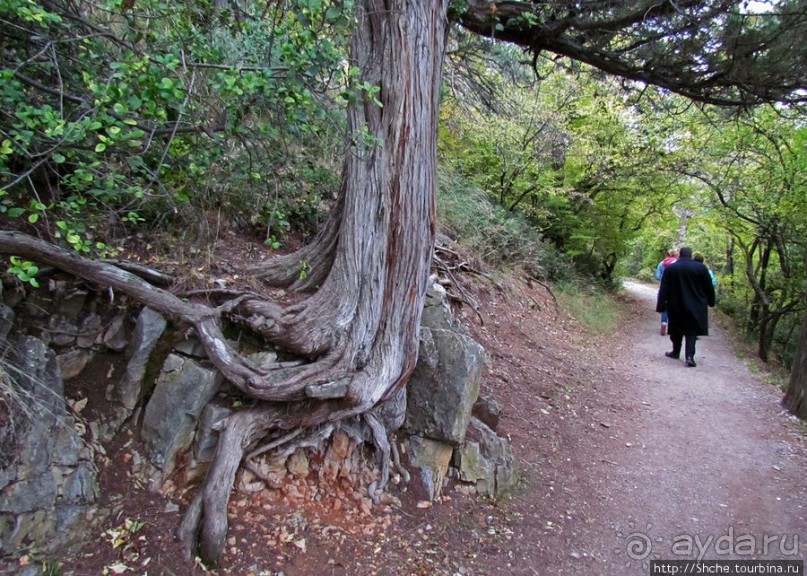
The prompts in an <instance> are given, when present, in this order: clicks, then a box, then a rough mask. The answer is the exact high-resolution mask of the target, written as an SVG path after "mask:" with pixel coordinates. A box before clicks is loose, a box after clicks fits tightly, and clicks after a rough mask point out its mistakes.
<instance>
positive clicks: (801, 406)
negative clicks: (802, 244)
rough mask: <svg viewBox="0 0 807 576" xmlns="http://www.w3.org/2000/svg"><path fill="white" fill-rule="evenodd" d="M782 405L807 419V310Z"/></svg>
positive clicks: (806, 294)
mask: <svg viewBox="0 0 807 576" xmlns="http://www.w3.org/2000/svg"><path fill="white" fill-rule="evenodd" d="M804 266H805V270H807V252H805V256H804ZM802 301H803V302H807V276H805V280H804V295H803V297H802ZM782 405H783V406H784V407H785V408H787V409H788V410H789V411H790V412H791V413H793V414H795V415H796V416H798V417H799V418H801V419H802V420H807V312H805V313H804V318H803V319H802V322H801V333H800V334H799V343H798V345H797V346H796V356H795V358H793V366H792V367H791V369H790V384H789V385H788V387H787V392H785V397H784V398H783V399H782Z"/></svg>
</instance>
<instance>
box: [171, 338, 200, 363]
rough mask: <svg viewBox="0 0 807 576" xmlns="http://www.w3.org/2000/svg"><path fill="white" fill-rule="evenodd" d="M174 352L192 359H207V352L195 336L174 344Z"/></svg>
mask: <svg viewBox="0 0 807 576" xmlns="http://www.w3.org/2000/svg"><path fill="white" fill-rule="evenodd" d="M174 352H179V353H180V354H184V355H185V356H192V357H194V358H207V352H206V351H205V347H204V346H202V343H201V342H200V341H199V339H198V338H196V337H195V336H192V337H188V338H183V339H182V340H180V341H179V342H177V343H176V344H174Z"/></svg>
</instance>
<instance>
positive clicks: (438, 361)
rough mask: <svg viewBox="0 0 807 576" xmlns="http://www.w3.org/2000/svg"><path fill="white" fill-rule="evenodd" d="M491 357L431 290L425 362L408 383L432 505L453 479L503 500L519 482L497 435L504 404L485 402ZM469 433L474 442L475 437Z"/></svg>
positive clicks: (419, 461) (416, 462) (409, 418)
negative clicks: (486, 369) (487, 365)
mask: <svg viewBox="0 0 807 576" xmlns="http://www.w3.org/2000/svg"><path fill="white" fill-rule="evenodd" d="M484 362H485V351H484V350H483V348H482V346H480V345H479V344H478V343H477V342H476V341H475V340H473V338H471V337H470V336H469V335H468V333H467V330H466V329H465V327H464V326H462V325H461V324H459V323H458V322H457V321H456V320H455V319H454V317H453V315H452V314H451V311H450V309H449V307H448V303H447V302H446V298H445V291H444V290H443V289H442V288H441V287H440V286H439V285H437V284H435V285H434V286H433V287H432V288H431V289H430V290H429V292H428V295H427V298H426V306H425V308H424V313H423V320H422V325H421V337H420V351H419V356H418V364H417V367H416V368H415V371H414V373H413V374H412V378H411V379H410V380H409V382H408V384H407V390H408V393H407V396H408V398H407V404H408V408H407V412H406V424H405V425H406V430H407V432H408V433H409V434H411V437H410V440H409V450H410V452H409V453H410V464H412V465H413V466H415V467H417V468H418V469H419V470H420V479H421V482H422V483H423V487H424V488H425V490H426V492H427V494H428V495H429V498H430V499H432V500H433V499H435V498H437V497H438V496H439V495H440V493H441V491H442V488H443V484H444V482H445V480H446V479H447V478H448V477H451V478H454V479H456V480H458V481H460V482H464V483H468V484H471V485H473V486H474V487H475V488H476V491H477V492H478V493H479V494H482V495H485V496H496V495H499V494H501V493H503V492H504V491H506V490H508V489H509V488H511V487H512V486H513V485H514V484H515V482H516V480H517V475H516V471H515V459H514V458H513V455H512V452H511V450H510V446H509V442H508V441H507V439H506V438H501V437H499V436H497V434H496V432H495V429H496V427H497V425H498V421H499V417H500V415H501V406H500V405H499V404H498V403H497V402H495V401H494V400H492V399H490V398H487V397H480V395H479V392H480V385H481V374H482V368H483V365H484ZM468 434H470V437H468Z"/></svg>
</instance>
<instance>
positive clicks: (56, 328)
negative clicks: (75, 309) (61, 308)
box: [48, 314, 79, 347]
mask: <svg viewBox="0 0 807 576" xmlns="http://www.w3.org/2000/svg"><path fill="white" fill-rule="evenodd" d="M48 328H49V333H50V343H51V344H53V345H54V346H59V347H64V346H72V345H73V344H75V342H76V335H77V334H78V333H79V328H78V326H76V325H75V324H73V323H72V322H70V321H69V320H67V319H66V318H63V317H62V316H60V315H58V314H57V315H54V316H51V318H50V321H49V322H48Z"/></svg>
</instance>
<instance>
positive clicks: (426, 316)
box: [420, 284, 467, 334]
mask: <svg viewBox="0 0 807 576" xmlns="http://www.w3.org/2000/svg"><path fill="white" fill-rule="evenodd" d="M420 325H421V326H425V327H426V328H441V329H443V330H451V331H452V332H459V333H460V334H467V329H466V328H465V326H463V325H462V324H461V323H460V322H459V321H458V320H457V319H456V318H454V315H453V314H451V308H449V306H448V302H447V301H446V290H445V288H443V287H442V286H440V285H439V284H432V285H431V286H430V287H429V288H428V289H427V290H426V299H425V301H424V303H423V314H422V316H421V319H420Z"/></svg>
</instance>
